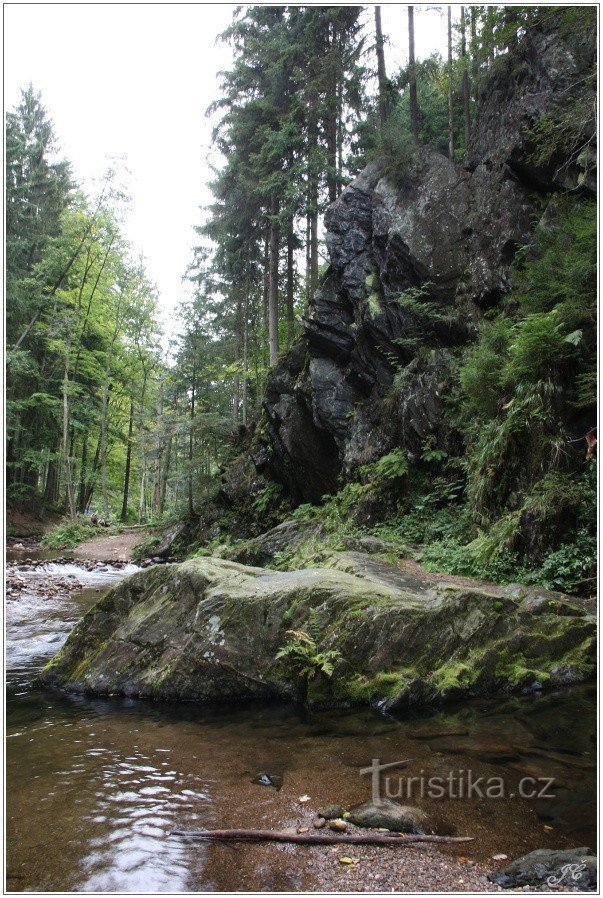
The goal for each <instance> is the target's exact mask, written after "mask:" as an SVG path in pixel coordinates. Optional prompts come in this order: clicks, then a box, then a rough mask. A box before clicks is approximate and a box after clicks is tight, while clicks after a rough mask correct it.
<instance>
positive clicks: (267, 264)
mask: <svg viewBox="0 0 603 898" xmlns="http://www.w3.org/2000/svg"><path fill="white" fill-rule="evenodd" d="M269 292H270V222H268V223H267V225H266V234H265V237H264V279H263V283H262V313H263V315H262V321H263V329H264V334H263V339H262V359H263V363H264V365H267V364H269V354H268V353H267V352H266V349H267V342H266V337H267V336H268V326H269V325H268V319H269V315H268V294H269Z"/></svg>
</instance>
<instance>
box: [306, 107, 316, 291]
mask: <svg viewBox="0 0 603 898" xmlns="http://www.w3.org/2000/svg"><path fill="white" fill-rule="evenodd" d="M317 104H318V98H317V97H310V103H309V109H308V161H309V165H308V218H309V224H310V287H309V297H308V300H311V299H312V297H313V296H314V294H315V292H316V288H317V287H318V171H317V164H316V163H317V159H316V155H317V152H318V122H317V120H316V106H317Z"/></svg>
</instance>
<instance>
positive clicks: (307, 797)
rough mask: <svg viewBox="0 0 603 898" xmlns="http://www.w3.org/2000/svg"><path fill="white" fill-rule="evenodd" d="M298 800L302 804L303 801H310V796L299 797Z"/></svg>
mask: <svg viewBox="0 0 603 898" xmlns="http://www.w3.org/2000/svg"><path fill="white" fill-rule="evenodd" d="M299 800H300V801H301V802H304V801H310V796H309V795H300V796H299Z"/></svg>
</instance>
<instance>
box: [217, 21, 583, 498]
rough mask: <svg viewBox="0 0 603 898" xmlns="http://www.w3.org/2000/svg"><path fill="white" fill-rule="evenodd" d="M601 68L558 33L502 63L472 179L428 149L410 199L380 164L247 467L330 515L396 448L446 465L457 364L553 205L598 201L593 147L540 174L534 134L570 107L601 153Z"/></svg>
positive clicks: (544, 164) (365, 183)
mask: <svg viewBox="0 0 603 898" xmlns="http://www.w3.org/2000/svg"><path fill="white" fill-rule="evenodd" d="M594 52H595V47H594V41H590V40H589V39H586V40H585V38H584V35H582V36H581V37H580V39H577V38H576V37H575V36H573V35H572V34H568V33H562V32H560V30H559V28H557V27H555V25H554V20H553V25H552V27H551V28H550V29H549V30H548V31H543V30H542V29H540V28H538V29H534V33H533V34H530V35H527V36H526V37H525V39H524V40H523V41H522V42H521V45H520V46H519V47H518V48H517V49H516V51H515V52H513V53H509V54H508V55H506V56H502V57H500V58H498V59H497V60H495V64H494V65H493V66H492V72H491V75H490V77H489V79H488V81H487V83H486V84H485V85H484V86H483V89H482V92H481V96H480V100H479V103H478V110H477V116H476V120H475V123H474V127H473V136H472V141H471V145H470V148H469V151H468V154H467V162H466V164H465V165H459V164H455V163H453V162H451V161H450V160H448V159H447V158H445V157H444V156H442V155H440V154H439V153H436V152H434V151H431V150H427V149H425V148H420V149H419V150H418V151H417V158H416V159H415V161H414V162H412V163H411V164H410V165H409V168H408V172H407V174H406V177H405V178H404V183H401V184H394V183H392V182H391V180H390V179H389V178H388V176H387V175H386V173H385V172H384V171H383V169H382V168H381V166H380V165H379V164H372V165H371V166H369V167H368V168H367V169H365V170H364V171H363V172H362V173H361V174H360V176H359V177H358V178H357V179H356V180H355V181H354V182H353V183H352V184H350V185H349V186H348V187H347V188H346V189H345V190H344V191H343V193H342V195H341V196H340V198H339V199H338V200H337V201H336V202H335V203H334V204H333V205H331V206H330V207H329V208H328V209H327V212H326V215H325V230H326V243H327V248H328V253H329V258H330V265H329V267H328V270H327V272H326V273H325V275H324V277H323V280H322V283H321V285H320V289H319V290H318V291H317V293H316V295H315V296H314V298H313V300H312V302H311V303H310V307H309V309H308V311H307V314H306V315H305V317H304V319H303V328H304V333H303V336H302V338H301V340H300V341H299V343H298V344H297V345H296V346H295V347H294V348H293V349H292V350H291V351H290V352H289V353H287V354H286V355H285V356H284V358H283V359H282V360H281V362H280V363H279V365H278V366H277V368H276V369H275V370H274V371H273V373H272V374H271V376H270V378H269V381H268V386H267V390H266V395H265V399H264V415H265V419H264V422H263V424H262V427H261V431H260V433H259V435H258V439H257V440H256V441H255V443H254V445H253V447H252V449H251V450H250V453H249V455H248V459H251V460H252V461H253V464H254V466H255V469H256V471H257V472H259V474H260V475H263V476H264V477H265V478H266V479H271V480H276V481H277V482H280V483H282V484H283V485H284V486H285V488H286V490H287V492H288V493H289V495H290V496H291V498H292V499H293V501H294V502H308V501H309V502H318V501H320V499H321V497H322V496H323V495H324V494H325V493H330V492H333V491H334V490H335V489H336V487H337V481H338V477H339V476H340V475H341V474H343V475H344V476H349V475H351V474H352V473H353V471H354V469H356V468H357V467H359V466H360V465H363V464H366V463H368V462H371V461H373V460H374V459H376V458H378V457H379V456H381V455H383V454H384V453H387V452H389V451H391V449H392V448H393V447H395V446H401V447H403V448H405V449H406V450H407V452H408V453H409V457H410V459H411V461H412V460H413V456H415V455H416V454H417V453H418V452H419V449H420V447H421V445H422V444H423V443H424V442H425V440H426V439H427V438H432V440H433V442H434V444H436V445H438V446H439V447H441V448H443V449H446V448H447V442H449V441H451V440H452V441H454V440H455V439H457V437H456V436H455V434H453V433H449V432H447V430H446V428H445V425H444V423H443V414H442V413H443V403H444V401H445V399H446V397H447V395H449V393H450V391H451V389H453V386H454V384H455V361H454V350H455V348H456V347H458V346H460V345H463V344H464V343H466V342H467V341H468V340H470V339H472V337H473V336H474V334H475V329H476V326H477V324H478V322H479V320H480V318H481V315H482V314H483V312H484V310H487V309H490V308H492V307H493V306H495V305H496V304H498V303H500V302H501V301H502V300H503V298H504V296H505V294H506V293H507V292H508V291H509V289H510V286H511V284H510V271H511V265H512V262H513V260H514V257H515V253H516V251H517V249H518V247H520V246H522V245H525V244H529V242H530V240H531V238H532V234H533V231H534V225H535V222H536V221H537V220H538V218H539V217H540V216H541V215H542V214H543V206H544V208H546V199H545V200H544V203H543V196H544V197H546V196H547V195H549V194H551V193H553V192H555V191H557V190H560V189H575V190H579V191H583V192H584V191H586V192H590V191H592V190H593V189H594V171H593V164H592V160H593V154H592V148H590V147H589V148H588V149H587V150H586V151H584V152H582V153H580V154H578V153H577V152H576V147H575V146H574V145H573V144H571V143H570V144H568V146H567V148H566V150H564V151H560V150H557V151H556V152H555V153H554V154H553V155H552V156H551V157H550V158H548V159H546V160H545V161H542V160H540V161H534V140H535V138H534V133H535V132H534V129H535V127H537V126H538V123H542V122H546V121H555V120H556V119H555V116H557V117H559V116H560V115H561V114H562V112H563V110H564V109H567V108H568V104H577V107H578V108H580V109H585V110H586V112H585V114H584V120H583V121H581V122H578V124H576V123H575V122H574V125H573V126H574V127H575V128H578V130H579V132H580V133H579V145H580V146H582V145H583V144H584V140H585V139H587V138H588V135H591V136H592V137H593V141H594V134H595V131H594V117H593V116H591V114H590V110H591V109H594V106H593V103H594V96H595V94H594V82H593V81H592V78H591V77H590V73H591V72H592V70H593V58H594V56H593V54H594ZM544 214H546V212H545V213H544ZM225 487H226V489H225V495H226V496H227V497H228V496H229V495H230V496H231V497H232V496H234V494H236V487H235V488H234V492H233V489H232V484H228V483H226V484H225ZM229 491H230V492H229Z"/></svg>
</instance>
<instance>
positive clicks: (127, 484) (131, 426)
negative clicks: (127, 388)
mask: <svg viewBox="0 0 603 898" xmlns="http://www.w3.org/2000/svg"><path fill="white" fill-rule="evenodd" d="M133 429H134V397H132V398H131V399H130V422H129V424H128V445H127V449H126V470H125V473H124V498H123V502H122V505H121V521H122V524H125V522H126V521H127V519H128V495H129V492H130V466H131V464H132V431H133Z"/></svg>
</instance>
